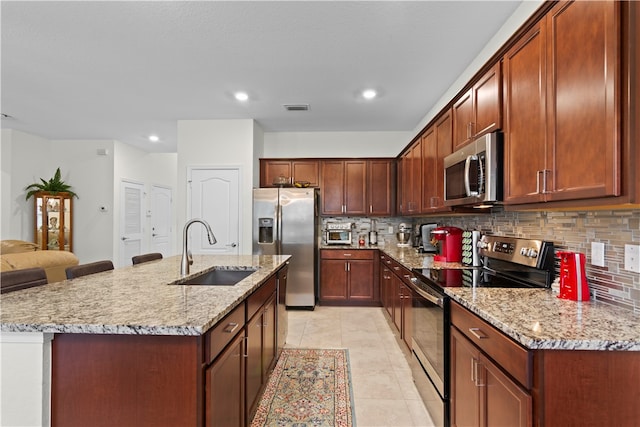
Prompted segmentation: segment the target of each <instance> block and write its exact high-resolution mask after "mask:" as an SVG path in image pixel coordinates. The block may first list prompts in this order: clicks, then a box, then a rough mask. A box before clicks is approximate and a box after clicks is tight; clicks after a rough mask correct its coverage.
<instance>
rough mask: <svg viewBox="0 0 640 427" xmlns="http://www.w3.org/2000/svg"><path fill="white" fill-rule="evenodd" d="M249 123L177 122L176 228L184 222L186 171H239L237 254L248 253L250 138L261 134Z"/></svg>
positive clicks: (251, 153) (250, 215)
mask: <svg viewBox="0 0 640 427" xmlns="http://www.w3.org/2000/svg"><path fill="white" fill-rule="evenodd" d="M256 127H257V125H256V123H255V122H254V121H253V120H180V121H178V184H177V188H178V191H177V197H176V198H175V200H176V205H177V206H179V207H181V208H179V209H178V212H177V217H178V225H183V224H185V223H186V221H187V206H188V202H189V200H188V197H187V194H188V189H187V168H188V167H193V166H206V167H211V168H215V167H222V166H226V167H228V166H237V167H239V169H240V183H239V184H240V212H242V217H241V218H240V229H241V231H240V253H241V254H250V253H251V250H252V249H251V230H252V229H251V221H252V206H253V200H252V198H253V195H252V191H251V190H252V188H253V183H254V182H257V181H255V179H254V145H257V146H258V147H259V146H260V144H261V142H260V141H258V142H256V143H255V144H254V137H259V136H260V134H261V132H260V131H259V130H258V129H256ZM214 233H215V230H214Z"/></svg>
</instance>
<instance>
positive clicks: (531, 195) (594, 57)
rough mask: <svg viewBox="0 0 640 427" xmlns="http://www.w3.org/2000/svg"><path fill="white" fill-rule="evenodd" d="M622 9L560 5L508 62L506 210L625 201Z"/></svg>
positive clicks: (585, 4) (521, 42)
mask: <svg viewBox="0 0 640 427" xmlns="http://www.w3.org/2000/svg"><path fill="white" fill-rule="evenodd" d="M619 8H620V3H619V2H561V3H558V4H557V5H556V6H554V7H553V8H552V9H551V10H550V11H549V13H547V14H546V16H545V17H544V18H543V19H542V20H540V21H539V22H538V23H537V24H536V25H535V26H534V27H533V28H532V29H531V30H530V31H529V32H528V33H527V34H525V35H524V36H523V37H521V38H520V40H519V42H518V43H516V44H515V45H514V46H513V47H512V48H511V49H510V50H509V51H508V52H507V53H506V54H505V55H504V74H505V77H504V93H505V106H504V107H505V108H504V110H505V126H504V133H505V172H504V181H505V182H504V190H505V191H504V192H505V203H507V204H521V203H535V202H542V201H559V200H572V199H587V198H598V197H606V196H617V195H619V194H620V179H621V175H620V173H621V171H620V149H621V135H620V126H619V121H620V114H621V113H620V105H621V102H620V96H621V95H620V76H621V75H620V62H619V57H620V48H621V43H620V31H619V29H620V9H619Z"/></svg>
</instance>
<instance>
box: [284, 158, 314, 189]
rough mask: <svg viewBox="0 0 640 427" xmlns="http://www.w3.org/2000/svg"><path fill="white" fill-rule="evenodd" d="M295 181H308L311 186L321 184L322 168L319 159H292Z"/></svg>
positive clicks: (292, 172)
mask: <svg viewBox="0 0 640 427" xmlns="http://www.w3.org/2000/svg"><path fill="white" fill-rule="evenodd" d="M291 174H292V176H293V182H295V181H308V182H310V184H309V185H310V186H311V187H319V186H320V169H319V165H318V161H317V160H292V161H291Z"/></svg>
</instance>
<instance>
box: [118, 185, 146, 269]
mask: <svg viewBox="0 0 640 427" xmlns="http://www.w3.org/2000/svg"><path fill="white" fill-rule="evenodd" d="M143 199H144V185H142V184H139V183H136V182H131V181H124V180H123V181H121V183H120V248H119V251H118V252H119V254H120V257H119V258H120V259H119V260H118V261H117V262H116V264H118V266H120V267H123V266H125V265H131V257H132V256H134V255H139V254H141V253H142V238H143V233H144V226H143V209H142V206H143Z"/></svg>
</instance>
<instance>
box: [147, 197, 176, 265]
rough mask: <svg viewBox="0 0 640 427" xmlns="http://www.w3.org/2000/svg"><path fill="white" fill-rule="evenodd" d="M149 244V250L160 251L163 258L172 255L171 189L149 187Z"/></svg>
mask: <svg viewBox="0 0 640 427" xmlns="http://www.w3.org/2000/svg"><path fill="white" fill-rule="evenodd" d="M150 209H151V217H150V220H151V221H150V222H151V245H150V248H149V252H160V253H161V254H162V256H164V257H165V258H166V257H168V256H170V255H173V250H172V249H171V248H172V242H173V238H174V237H173V235H174V233H173V225H172V224H173V197H172V194H171V189H170V188H167V187H161V186H158V185H153V186H152V187H151V208H150Z"/></svg>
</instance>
